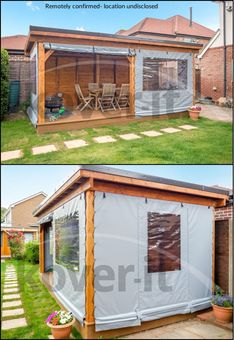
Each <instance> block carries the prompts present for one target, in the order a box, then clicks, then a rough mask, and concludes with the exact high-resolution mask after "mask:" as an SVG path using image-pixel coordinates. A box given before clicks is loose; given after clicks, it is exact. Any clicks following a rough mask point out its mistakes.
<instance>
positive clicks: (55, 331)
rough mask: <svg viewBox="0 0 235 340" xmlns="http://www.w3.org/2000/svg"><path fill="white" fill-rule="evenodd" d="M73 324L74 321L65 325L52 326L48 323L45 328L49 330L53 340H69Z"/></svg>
mask: <svg viewBox="0 0 235 340" xmlns="http://www.w3.org/2000/svg"><path fill="white" fill-rule="evenodd" d="M74 322H75V319H73V320H72V321H71V322H70V323H67V324H65V325H58V326H54V325H52V324H50V323H48V324H47V326H48V327H50V328H51V333H52V335H53V337H54V338H55V339H69V337H70V333H71V331H72V325H73V324H74Z"/></svg>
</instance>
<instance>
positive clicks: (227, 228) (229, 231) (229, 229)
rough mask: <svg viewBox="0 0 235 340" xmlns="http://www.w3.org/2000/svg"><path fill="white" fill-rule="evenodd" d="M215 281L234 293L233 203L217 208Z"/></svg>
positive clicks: (231, 293)
mask: <svg viewBox="0 0 235 340" xmlns="http://www.w3.org/2000/svg"><path fill="white" fill-rule="evenodd" d="M215 226H216V234H215V236H216V262H215V283H216V284H218V285H220V286H221V288H223V289H224V290H226V291H227V292H228V293H229V294H230V295H233V205H232V204H230V205H227V206H226V207H222V208H216V209H215Z"/></svg>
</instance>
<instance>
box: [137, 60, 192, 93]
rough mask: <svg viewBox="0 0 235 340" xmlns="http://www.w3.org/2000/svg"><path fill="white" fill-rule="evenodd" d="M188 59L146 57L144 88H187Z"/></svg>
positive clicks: (154, 89)
mask: <svg viewBox="0 0 235 340" xmlns="http://www.w3.org/2000/svg"><path fill="white" fill-rule="evenodd" d="M187 72H188V61H187V60H186V59H181V60H176V59H160V58H144V64H143V90H144V91H162V90H185V89H186V88H187V82H188V80H187V78H188V76H187Z"/></svg>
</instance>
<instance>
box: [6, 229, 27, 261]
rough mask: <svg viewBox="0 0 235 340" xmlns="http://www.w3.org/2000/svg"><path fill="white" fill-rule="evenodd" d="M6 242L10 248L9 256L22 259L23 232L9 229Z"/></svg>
mask: <svg viewBox="0 0 235 340" xmlns="http://www.w3.org/2000/svg"><path fill="white" fill-rule="evenodd" d="M8 243H9V246H10V249H11V257H12V258H13V259H16V260H22V259H23V258H24V233H22V231H15V230H9V232H8Z"/></svg>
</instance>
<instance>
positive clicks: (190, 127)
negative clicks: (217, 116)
mask: <svg viewBox="0 0 235 340" xmlns="http://www.w3.org/2000/svg"><path fill="white" fill-rule="evenodd" d="M179 128H180V129H184V130H194V129H197V127H196V126H193V125H181V126H179Z"/></svg>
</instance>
